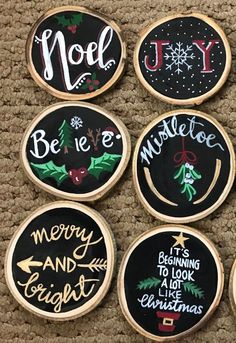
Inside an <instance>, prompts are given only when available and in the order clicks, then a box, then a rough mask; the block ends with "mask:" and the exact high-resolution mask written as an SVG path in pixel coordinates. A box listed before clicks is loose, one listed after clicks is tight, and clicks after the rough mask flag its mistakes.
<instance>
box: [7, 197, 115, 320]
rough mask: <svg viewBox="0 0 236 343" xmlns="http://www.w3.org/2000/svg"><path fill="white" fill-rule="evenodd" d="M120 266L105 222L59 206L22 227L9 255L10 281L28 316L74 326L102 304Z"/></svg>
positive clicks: (49, 207) (85, 209) (83, 211)
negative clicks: (32, 314) (114, 272)
mask: <svg viewBox="0 0 236 343" xmlns="http://www.w3.org/2000/svg"><path fill="white" fill-rule="evenodd" d="M114 261H115V250H114V239H113V236H112V233H111V232H110V229H109V226H108V224H107V223H106V221H105V220H104V219H103V217H102V216H101V215H100V214H98V213H97V212H96V211H94V210H91V209H90V208H88V207H87V206H84V205H81V204H77V203H73V202H68V201H58V202H54V203H51V204H48V205H45V206H42V207H41V208H39V209H38V210H37V211H35V212H34V213H33V214H32V215H31V216H29V217H28V218H27V219H26V220H25V221H24V222H23V223H22V224H21V225H20V227H19V229H18V230H17V231H16V233H15V234H14V236H13V238H12V240H11V242H10V244H9V247H8V250H7V253H6V259H5V277H6V281H7V285H8V287H9V289H10V291H11V293H12V295H13V296H14V297H15V299H16V300H17V301H18V302H19V303H20V304H21V305H22V306H23V307H25V308H26V309H27V310H29V311H31V312H33V313H34V314H36V315H38V316H41V317H44V318H47V319H52V320H68V319H73V318H76V317H80V316H82V315H84V314H86V313H87V312H89V311H91V310H92V309H94V308H95V307H96V306H97V305H98V304H99V303H100V302H101V300H102V299H103V298H104V296H105V294H106V293H107V291H108V289H109V286H110V283H111V279H112V274H113V268H114Z"/></svg>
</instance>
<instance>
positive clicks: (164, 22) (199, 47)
mask: <svg viewBox="0 0 236 343" xmlns="http://www.w3.org/2000/svg"><path fill="white" fill-rule="evenodd" d="M134 67H135V71H136V74H137V76H138V78H139V80H140V81H141V83H142V85H143V86H144V87H145V88H146V89H147V90H148V91H149V92H150V93H151V94H152V95H154V96H156V97H158V98H159V99H161V100H163V101H166V102H168V103H171V104H177V105H195V104H200V103H202V102H203V101H205V100H206V99H208V98H209V97H210V96H212V95H214V94H215V93H216V92H217V91H218V90H219V89H220V88H221V87H222V85H223V84H224V83H225V81H226V79H227V77H228V74H229V72H230V68H231V51H230V46H229V43H228V41H227V38H226V36H225V34H224V32H223V30H222V29H221V28H220V27H219V26H218V25H217V24H216V23H215V22H214V21H213V20H212V19H210V18H208V17H207V16H205V15H202V14H199V13H192V14H176V15H173V16H170V17H165V18H163V19H161V20H158V21H156V22H154V23H153V24H151V25H150V26H149V27H147V28H146V29H144V30H142V31H141V32H140V35H139V39H138V42H137V44H136V47H135V52H134Z"/></svg>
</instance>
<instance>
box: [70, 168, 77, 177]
mask: <svg viewBox="0 0 236 343" xmlns="http://www.w3.org/2000/svg"><path fill="white" fill-rule="evenodd" d="M76 174H77V169H71V170H69V171H68V175H69V177H70V178H73V177H75V176H76Z"/></svg>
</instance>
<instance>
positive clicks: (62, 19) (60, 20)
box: [55, 15, 71, 27]
mask: <svg viewBox="0 0 236 343" xmlns="http://www.w3.org/2000/svg"><path fill="white" fill-rule="evenodd" d="M55 17H56V19H57V22H58V25H62V26H63V27H65V26H69V25H71V23H70V19H66V17H65V16H64V15H60V16H55Z"/></svg>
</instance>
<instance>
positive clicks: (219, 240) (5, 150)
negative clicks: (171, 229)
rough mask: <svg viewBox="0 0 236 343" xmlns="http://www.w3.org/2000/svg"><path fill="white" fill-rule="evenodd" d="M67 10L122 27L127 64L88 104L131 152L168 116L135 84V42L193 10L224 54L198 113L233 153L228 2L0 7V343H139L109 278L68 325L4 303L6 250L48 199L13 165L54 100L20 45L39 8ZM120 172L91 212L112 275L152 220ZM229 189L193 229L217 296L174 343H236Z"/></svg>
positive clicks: (235, 204)
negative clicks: (224, 68)
mask: <svg viewBox="0 0 236 343" xmlns="http://www.w3.org/2000/svg"><path fill="white" fill-rule="evenodd" d="M66 4H73V5H78V4H79V5H82V6H87V7H90V8H91V9H95V10H97V11H100V12H102V13H105V14H106V15H108V16H109V17H111V18H113V19H114V20H115V21H116V22H117V23H118V24H119V25H120V26H121V28H122V30H123V32H124V36H125V39H126V42H127V46H128V65H127V68H126V72H125V74H124V76H123V78H122V79H121V80H120V82H119V83H118V84H117V85H116V86H115V88H113V89H112V90H110V91H108V92H107V93H106V94H104V95H102V96H100V97H98V98H97V99H95V100H93V101H92V102H93V103H96V104H98V105H101V106H102V107H104V108H105V109H107V110H109V111H111V112H113V113H114V114H115V115H117V116H118V117H119V118H120V119H121V120H123V122H124V123H125V124H126V126H127V128H128V129H129V132H130V134H131V137H132V146H133V147H134V145H135V142H136V140H137V137H138V136H139V135H140V133H141V131H142V130H143V128H144V127H145V126H146V125H147V124H148V123H149V122H150V121H151V120H152V119H154V118H155V117H156V116H157V115H159V114H162V113H164V112H167V111H169V110H172V109H174V108H175V107H174V106H172V105H168V104H165V103H163V102H160V101H158V100H156V99H154V98H153V97H152V96H151V95H149V94H148V93H147V91H146V90H144V89H143V87H142V86H141V85H140V84H139V82H138V80H137V78H136V77H135V74H134V68H133V65H132V57H133V50H134V45H135V42H136V40H137V33H138V32H139V31H140V29H141V28H143V27H145V26H147V25H148V24H149V23H151V22H152V21H154V20H155V19H158V18H162V17H164V16H166V15H170V14H174V13H178V12H185V13H190V12H192V11H195V12H197V11H198V12H202V13H205V14H207V15H209V16H210V17H212V18H213V19H215V20H216V22H217V23H219V25H220V26H221V27H222V28H223V29H224V31H225V33H226V34H227V37H228V39H229V41H230V45H231V48H232V53H233V67H232V70H231V73H230V75H229V78H228V81H227V82H226V84H225V85H224V87H223V88H222V89H221V91H220V92H218V93H217V94H216V95H215V96H214V97H213V98H212V99H210V100H208V101H206V102H205V103H204V104H202V105H200V106H198V107H197V109H198V110H202V111H203V112H206V113H209V114H212V115H213V116H214V117H215V118H216V119H217V120H218V121H219V122H220V123H221V124H222V125H223V126H224V127H225V129H226V131H227V132H228V134H229V136H230V138H231V139H232V141H233V143H234V144H236V101H235V94H236V74H235V64H236V62H235V61H236V60H235V55H236V23H235V17H236V0H213V1H212V0H136V1H135V0H129V1H125V0H116V1H114V0H96V1H94V0H86V1H83V0H81V1H80V2H78V1H70V2H68V1H66V0H65V1H63V2H62V1H54V0H50V1H49V0H41V1H24V0H16V1H10V0H6V1H3V0H1V1H0V8H1V10H0V28H1V29H0V48H1V54H0V56H1V57H0V58H1V63H0V77H1V80H0V84H1V90H0V112H1V121H0V144H1V147H0V158H1V160H0V180H1V187H0V225H1V230H0V256H1V259H0V342H17V343H22V342H33V343H40V342H48V343H54V342H57V343H62V342H63V343H64V342H66V343H72V342H79V343H85V342H86V343H92V342H101V343H107V342H113V343H115V342H116V343H122V342H125V343H126V342H127V343H128V342H135V343H139V342H147V341H148V340H146V339H145V338H143V337H142V336H140V335H139V334H138V333H136V332H135V331H134V330H133V329H132V328H131V327H130V326H129V324H128V323H127V322H126V320H125V319H124V317H123V315H122V313H121V310H120V307H119V304H118V299H117V290H116V279H117V275H115V277H114V280H113V282H112V285H111V288H110V291H109V293H108V294H107V296H106V298H105V299H104V301H103V302H102V304H101V305H100V306H99V307H98V308H96V309H95V310H94V311H92V312H91V313H89V314H87V315H86V316H84V317H82V318H79V319H77V320H74V321H69V322H62V323H55V322H50V321H46V320H44V319H40V318H38V317H36V316H34V315H32V314H31V313H30V312H28V311H26V310H24V309H23V308H22V307H21V306H20V305H18V303H17V302H16V301H15V300H14V299H13V297H12V296H11V295H10V293H9V291H8V288H7V286H6V283H5V279H4V273H3V264H4V256H5V252H6V248H7V246H8V243H9V240H10V239H11V237H12V235H13V233H14V232H15V231H16V229H17V227H18V226H19V224H20V223H21V222H22V221H23V220H24V219H25V218H26V217H27V216H28V215H29V214H30V213H31V212H32V211H33V210H35V209H37V208H38V207H39V206H41V205H43V204H46V203H48V202H51V201H54V200H56V198H55V197H53V196H51V195H48V194H47V193H45V192H44V191H41V190H40V189H38V188H37V187H36V186H35V185H34V184H32V183H31V182H30V181H29V180H28V179H27V177H26V176H25V175H24V173H23V170H22V168H21V167H20V164H19V147H20V141H21V138H22V135H23V132H24V130H25V128H26V126H27V125H28V124H29V123H30V121H31V120H32V119H33V118H34V116H35V115H36V114H37V113H38V112H39V111H41V110H42V109H43V108H44V107H46V106H48V105H50V104H53V103H56V102H57V99H56V98H54V97H52V96H51V95H49V94H47V93H46V92H45V91H43V90H42V89H40V88H39V87H38V86H37V85H36V84H35V82H34V81H33V80H32V78H31V77H30V75H29V72H28V71H27V68H26V62H25V55H24V50H25V42H26V38H27V35H28V32H29V30H30V28H31V26H32V24H33V23H34V22H35V20H36V19H37V18H38V17H39V16H40V15H41V14H42V13H43V12H44V11H46V10H47V9H48V8H51V7H56V6H61V5H66ZM131 176H132V173H131V167H130V165H129V167H128V169H127V172H126V173H125V176H124V177H123V178H122V179H121V180H120V182H119V183H118V184H117V185H116V186H115V188H114V190H113V191H112V193H110V195H109V196H108V197H107V198H105V199H103V200H101V201H98V202H96V204H94V205H92V206H93V207H94V208H95V209H96V210H98V211H99V212H100V213H101V214H102V215H103V216H104V217H105V218H106V219H107V221H108V222H109V223H110V225H111V228H112V230H113V232H114V236H115V239H116V242H117V249H118V263H117V264H118V266H119V264H120V261H121V258H122V256H123V254H124V252H125V250H126V249H127V248H128V246H129V244H130V243H131V242H132V241H133V240H134V239H135V238H136V237H137V236H138V235H139V234H141V233H142V232H144V231H145V230H148V229H150V228H152V227H154V226H156V225H159V224H161V223H160V221H158V220H155V219H154V218H152V217H151V216H150V215H149V214H148V213H147V212H146V211H145V210H144V208H143V207H142V206H141V204H140V203H139V201H138V199H137V196H136V194H135V191H134V187H133V184H132V178H131ZM235 208H236V196H235V187H234V189H233V190H232V191H231V193H230V195H229V196H228V198H227V199H226V201H225V202H224V204H223V205H222V206H221V207H220V208H219V209H218V210H217V211H215V212H214V213H213V214H211V215H210V216H208V217H207V218H205V219H203V220H201V221H198V222H196V223H194V224H192V226H193V227H195V228H198V229H200V230H201V231H202V232H203V233H205V234H206V235H207V236H208V237H209V238H210V239H212V241H213V242H214V243H215V244H216V246H217V248H218V250H219V252H220V254H221V256H222V260H223V263H224V267H225V276H226V282H225V289H224V294H223V298H222V301H221V303H220V306H219V308H218V309H217V311H216V313H215V314H214V315H213V317H212V318H211V319H210V320H209V321H208V322H207V324H206V325H205V326H204V327H203V328H202V329H201V330H199V331H198V332H196V333H195V334H193V335H192V336H191V337H187V338H186V339H183V340H182V342H189V340H191V341H193V342H204V343H206V342H211V343H214V342H224V343H226V342H229V343H232V342H236V325H235V318H233V315H232V313H231V310H230V306H229V300H228V276H229V271H230V267H231V265H232V263H233V260H234V258H235V257H236V256H235V249H236V230H235V224H236V222H235V214H236V211H235Z"/></svg>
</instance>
